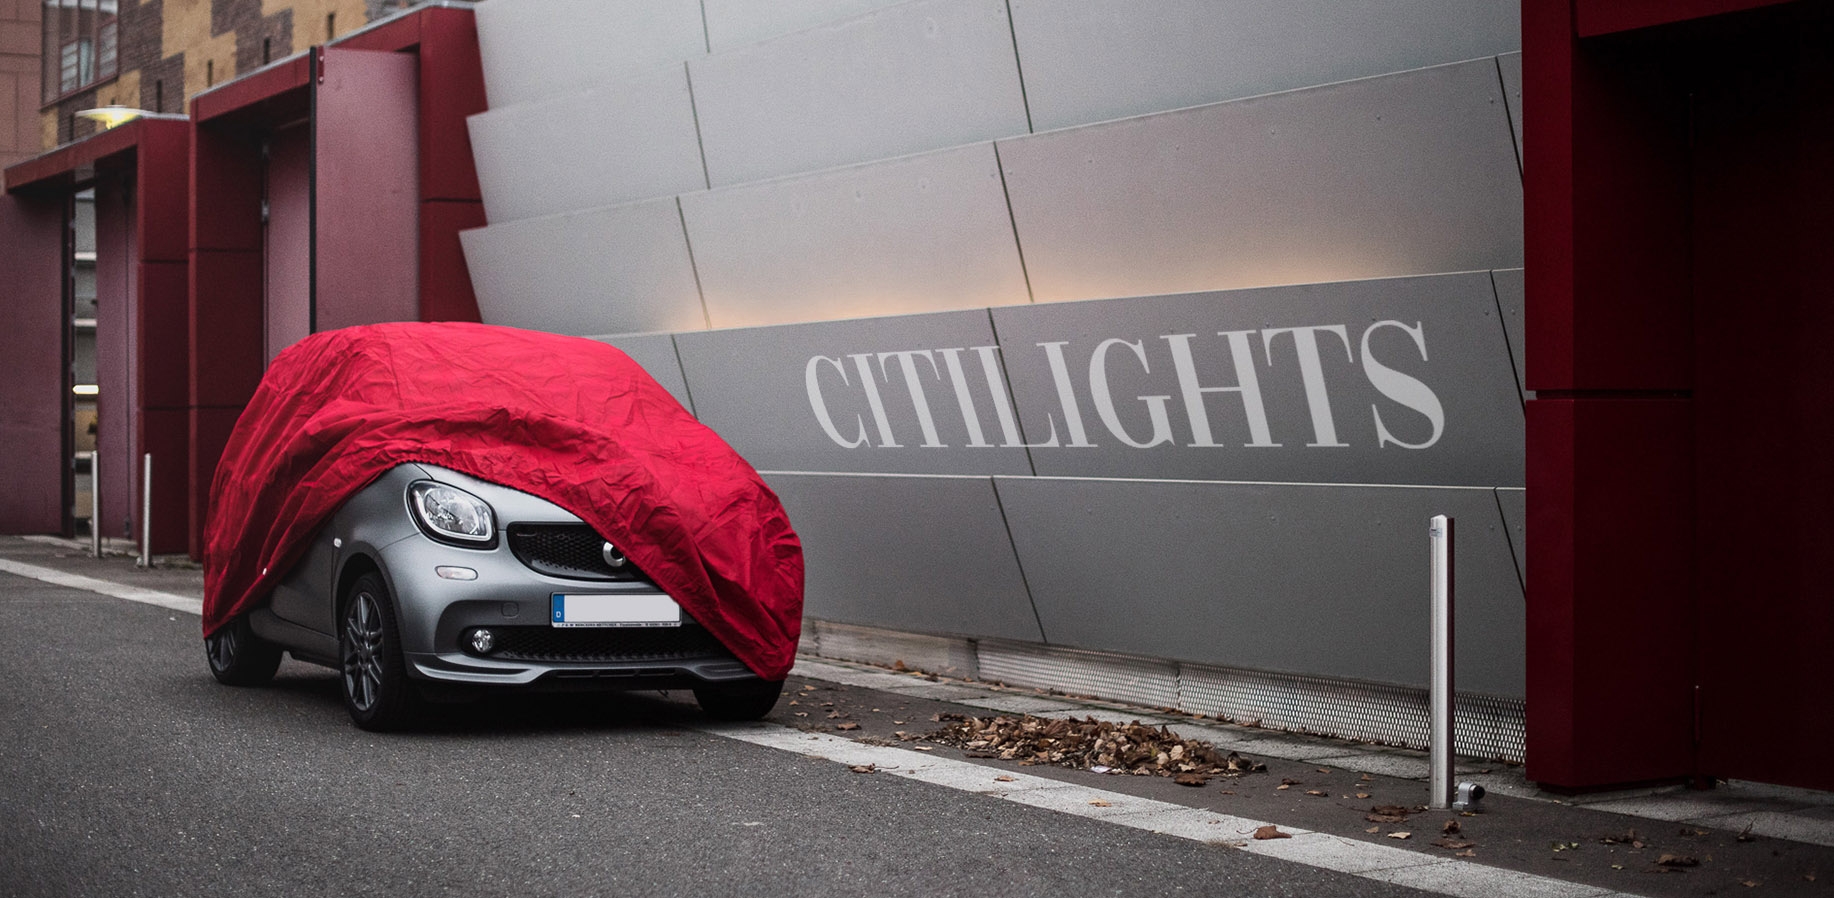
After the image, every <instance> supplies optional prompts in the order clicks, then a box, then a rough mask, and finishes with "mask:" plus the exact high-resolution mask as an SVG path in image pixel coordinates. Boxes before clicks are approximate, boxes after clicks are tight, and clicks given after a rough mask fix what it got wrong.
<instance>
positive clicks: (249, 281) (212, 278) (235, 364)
mask: <svg viewBox="0 0 1834 898" xmlns="http://www.w3.org/2000/svg"><path fill="white" fill-rule="evenodd" d="M189 274H190V278H191V290H190V296H189V299H190V303H191V305H190V315H189V316H188V317H189V321H190V327H191V333H190V337H191V376H190V397H189V398H190V404H191V405H194V406H218V407H230V408H241V407H242V405H243V404H244V403H246V402H248V397H250V396H252V395H254V393H255V385H256V384H258V383H260V382H261V369H262V367H263V365H264V363H265V360H264V359H263V358H262V357H261V328H262V322H261V254H260V253H259V252H210V251H203V252H195V253H192V255H191V266H190V271H189Z"/></svg>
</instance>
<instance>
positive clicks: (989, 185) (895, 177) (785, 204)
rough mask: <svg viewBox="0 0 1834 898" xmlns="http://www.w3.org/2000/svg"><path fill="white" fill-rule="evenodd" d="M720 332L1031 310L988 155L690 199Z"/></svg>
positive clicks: (698, 256)
mask: <svg viewBox="0 0 1834 898" xmlns="http://www.w3.org/2000/svg"><path fill="white" fill-rule="evenodd" d="M682 208H683V211H684V214H685V215H686V218H687V226H688V233H689V235H690V237H691V239H692V241H693V245H694V261H695V264H696V267H697V270H698V271H699V273H700V282H701V286H702V287H703V288H704V289H705V291H706V296H707V306H708V310H709V313H710V314H711V315H712V322H713V325H714V326H715V327H749V326H754V325H762V324H783V323H789V322H799V321H826V320H833V319H841V318H860V317H864V316H869V315H903V314H910V313H918V312H936V311H945V310H954V309H970V308H984V307H987V306H998V305H1010V304H1013V303H1023V302H1028V301H1029V295H1028V294H1027V292H1026V287H1025V272H1024V270H1023V269H1022V267H1021V265H1020V262H1019V250H1018V246H1017V244H1016V243H1015V242H1014V239H1013V233H1012V221H1011V219H1010V218H1009V217H1008V215H1007V210H1006V197H1005V194H1004V193H1003V192H1002V191H1001V189H1000V174H999V169H998V167H997V166H996V164H995V160H994V153H993V147H992V145H990V144H985V143H983V144H978V145H974V146H966V147H961V148H958V149H951V150H945V151H940V152H934V153H925V154H922V155H918V156H912V157H906V158H898V159H889V160H883V161H877V162H873V163H870V164H865V165H859V166H854V167H850V168H843V169H838V170H833V171H823V172H819V173H816V174H808V175H799V176H796V177H791V178H785V179H781V180H775V181H769V182H766V183H761V184H750V185H745V186H741V187H735V188H731V189H725V190H714V191H711V192H706V193H696V194H691V195H688V196H684V197H682Z"/></svg>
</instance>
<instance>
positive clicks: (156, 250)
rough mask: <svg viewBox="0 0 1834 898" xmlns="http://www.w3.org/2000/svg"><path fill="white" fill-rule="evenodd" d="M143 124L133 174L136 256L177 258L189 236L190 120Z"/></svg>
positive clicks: (164, 259) (180, 258)
mask: <svg viewBox="0 0 1834 898" xmlns="http://www.w3.org/2000/svg"><path fill="white" fill-rule="evenodd" d="M145 125H146V131H145V134H144V135H143V136H142V137H141V139H140V148H139V153H138V159H137V171H136V178H135V181H136V184H137V185H138V189H139V191H140V197H139V205H138V207H137V208H136V210H135V211H136V214H138V216H139V221H138V222H137V223H136V227H137V228H138V230H139V234H140V258H141V259H144V260H148V261H158V262H180V263H182V262H184V261H185V251H186V249H187V248H188V247H189V245H190V238H191V231H190V222H191V198H190V196H189V191H190V187H191V176H190V170H191V126H190V125H189V123H186V122H171V121H149V122H146V123H145Z"/></svg>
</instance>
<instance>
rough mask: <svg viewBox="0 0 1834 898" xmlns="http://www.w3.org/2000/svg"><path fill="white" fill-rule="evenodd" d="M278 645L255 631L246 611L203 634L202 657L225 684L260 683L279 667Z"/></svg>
mask: <svg viewBox="0 0 1834 898" xmlns="http://www.w3.org/2000/svg"><path fill="white" fill-rule="evenodd" d="M280 651H281V649H280V646H277V645H275V644H273V643H271V642H268V641H267V640H265V639H262V638H261V637H259V636H256V635H255V631H254V628H252V627H250V626H249V625H248V615H246V614H242V615H237V616H236V618H235V619H234V620H232V621H230V622H229V623H227V624H224V625H223V626H221V627H218V628H217V631H216V632H215V633H212V634H210V635H209V636H206V637H204V660H205V661H207V662H209V664H210V673H211V675H212V676H214V677H216V678H217V682H219V683H222V684H223V685H225V686H260V685H263V684H265V683H267V682H268V681H270V680H272V679H274V671H276V670H279V669H280Z"/></svg>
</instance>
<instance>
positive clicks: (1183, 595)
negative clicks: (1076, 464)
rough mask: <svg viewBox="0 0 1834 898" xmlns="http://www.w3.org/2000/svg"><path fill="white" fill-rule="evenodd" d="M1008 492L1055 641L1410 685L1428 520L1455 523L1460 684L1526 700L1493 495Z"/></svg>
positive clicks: (1003, 485)
mask: <svg viewBox="0 0 1834 898" xmlns="http://www.w3.org/2000/svg"><path fill="white" fill-rule="evenodd" d="M998 485H999V489H1000V497H1001V500H1002V503H1003V507H1004V509H1005V512H1006V519H1007V521H1008V522H1009V524H1010V527H1011V531H1012V535H1013V540H1014V545H1015V546H1017V547H1018V550H1019V554H1020V558H1021V560H1022V562H1023V564H1024V568H1025V572H1026V578H1027V582H1028V584H1029V586H1030V589H1031V594H1032V597H1033V601H1034V604H1035V606H1036V607H1037V609H1038V615H1039V618H1040V620H1041V622H1042V624H1043V627H1044V631H1045V632H1046V633H1048V634H1050V637H1051V641H1052V642H1053V643H1055V644H1060V645H1065V646H1074V647H1080V648H1087V649H1100V650H1104V651H1112V652H1125V653H1129V654H1135V655H1146V656H1156V657H1162V658H1163V657H1172V658H1178V659H1181V660H1187V661H1195V662H1202V663H1213V664H1222V665H1230V666H1236V667H1243V668H1250V669H1258V670H1269V671H1288V672H1305V673H1309V674H1316V675H1324V676H1339V677H1346V678H1350V679H1357V680H1367V681H1373V682H1378V683H1395V684H1401V685H1412V686H1420V685H1423V684H1424V683H1425V682H1426V676H1427V653H1426V642H1425V634H1426V633H1427V619H1426V614H1427V608H1426V605H1427V603H1426V601H1425V600H1424V598H1423V597H1422V590H1423V589H1424V587H1423V586H1422V585H1421V584H1422V583H1424V582H1425V581H1424V578H1425V576H1426V564H1427V558H1426V554H1427V545H1426V543H1427V538H1426V522H1427V519H1428V518H1429V517H1431V516H1432V515H1434V514H1448V515H1451V516H1452V517H1453V518H1455V519H1456V521H1457V522H1458V527H1457V534H1458V538H1457V541H1456V548H1455V552H1456V554H1455V562H1456V564H1457V569H1458V575H1459V614H1458V621H1457V626H1458V631H1457V639H1458V644H1459V647H1460V651H1459V654H1458V659H1459V667H1458V672H1457V675H1458V683H1459V685H1460V687H1461V688H1463V689H1466V690H1470V691H1473V692H1483V693H1489V694H1493V695H1501V696H1511V697H1514V696H1520V695H1521V694H1522V690H1523V667H1524V629H1523V628H1524V626H1525V624H1524V615H1525V610H1524V604H1523V594H1522V590H1521V586H1520V584H1519V582H1518V581H1517V579H1516V572H1515V566H1514V562H1513V561H1512V560H1511V557H1510V552H1509V548H1508V541H1507V538H1506V536H1505V534H1504V525H1503V520H1502V518H1501V516H1500V515H1499V514H1498V512H1497V507H1496V501H1495V499H1494V497H1493V494H1492V492H1491V491H1490V490H1481V489H1431V488H1418V489H1416V488H1399V487H1393V488H1384V487H1355V486H1332V487H1323V486H1292V485H1275V484H1222V483H1196V482H1157V481H1117V480H1078V479H1057V478H1006V477H1002V478H999V479H998ZM1142 597H1150V601H1147V600H1143V599H1142ZM983 667H985V662H983Z"/></svg>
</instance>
